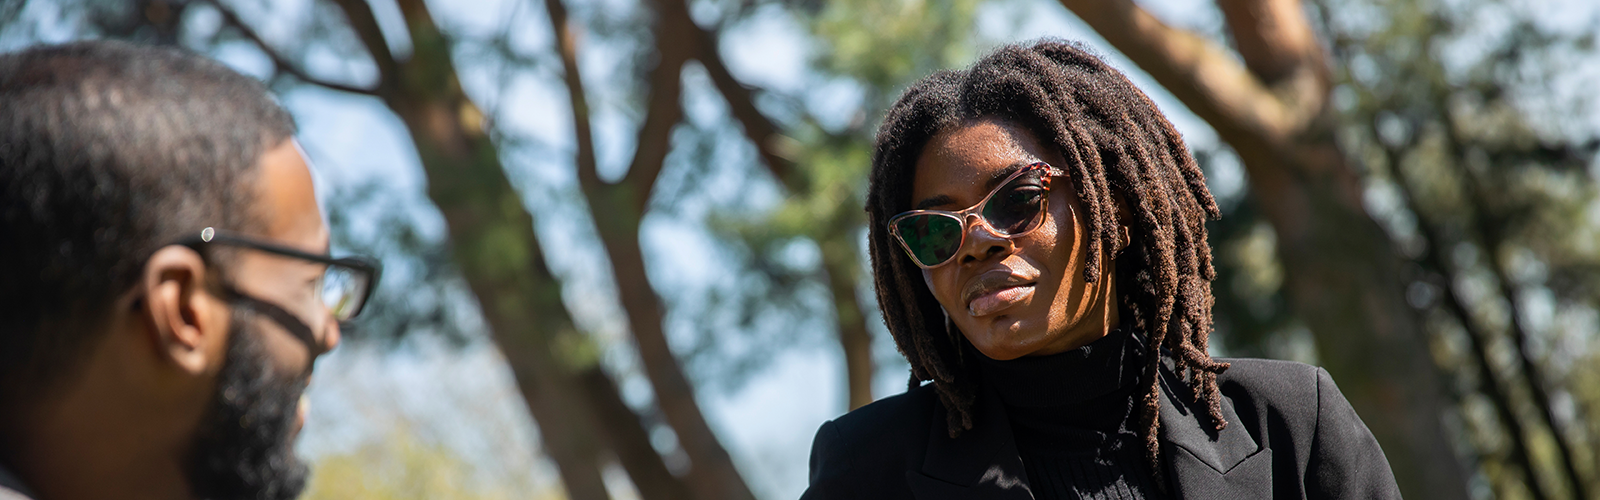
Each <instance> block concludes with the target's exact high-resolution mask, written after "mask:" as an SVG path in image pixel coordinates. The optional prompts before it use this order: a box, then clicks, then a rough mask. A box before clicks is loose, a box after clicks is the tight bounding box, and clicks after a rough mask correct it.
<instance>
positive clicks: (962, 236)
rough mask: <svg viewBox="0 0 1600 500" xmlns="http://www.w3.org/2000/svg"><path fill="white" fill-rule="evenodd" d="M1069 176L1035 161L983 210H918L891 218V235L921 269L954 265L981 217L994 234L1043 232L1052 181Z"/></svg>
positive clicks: (987, 199) (979, 206)
mask: <svg viewBox="0 0 1600 500" xmlns="http://www.w3.org/2000/svg"><path fill="white" fill-rule="evenodd" d="M1063 175H1066V172H1064V171H1062V170H1060V169H1058V168H1055V167H1052V166H1050V164H1048V163H1045V162H1042V161H1041V162H1035V163H1033V164H1031V165H1028V166H1026V167H1023V168H1022V169H1020V170H1017V171H1016V172H1015V173H1012V174H1011V175H1010V176H1009V177H1006V178H1005V180H1004V181H1001V182H1000V186H999V187H996V188H994V191H990V192H989V195H988V196H984V197H983V200H982V201H979V202H978V204H977V205H973V206H971V207H968V208H967V209H966V210H961V211H959V212H948V211H944V210H912V211H909V212H903V213H901V214H899V215H896V216H894V217H892V218H890V219H889V234H892V235H894V238H895V239H896V240H899V241H900V246H901V247H902V248H905V250H906V254H907V255H910V256H911V261H912V262H914V263H916V264H917V266H918V267H921V268H923V269H930V268H934V267H939V266H942V265H945V264H946V263H949V262H950V260H951V259H953V258H955V256H956V253H957V252H959V251H960V250H961V245H962V243H964V242H965V241H966V237H967V218H968V217H972V216H977V217H978V220H979V221H980V222H981V223H983V224H984V225H985V226H987V227H988V228H989V230H990V231H991V232H993V233H995V234H997V235H1000V236H1001V237H1004V238H1015V237H1018V236H1022V235H1024V234H1028V233H1029V232H1030V231H1033V230H1034V229H1038V228H1039V226H1040V224H1041V223H1042V222H1043V221H1044V213H1045V202H1046V201H1047V200H1048V199H1049V198H1050V179H1051V178H1052V177H1059V176H1063Z"/></svg>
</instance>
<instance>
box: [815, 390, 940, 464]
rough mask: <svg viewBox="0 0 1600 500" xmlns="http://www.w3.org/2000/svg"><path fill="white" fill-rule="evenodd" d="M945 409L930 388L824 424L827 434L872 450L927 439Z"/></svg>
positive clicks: (867, 406) (897, 397)
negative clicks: (886, 443) (884, 444)
mask: <svg viewBox="0 0 1600 500" xmlns="http://www.w3.org/2000/svg"><path fill="white" fill-rule="evenodd" d="M943 408H944V407H943V406H940V405H939V396H938V393H937V392H935V391H934V389H933V385H932V384H929V385H924V386H921V387H917V388H914V389H911V390H909V391H906V392H903V393H900V394H896V395H893V396H889V397H886V398H883V399H880V400H877V401H873V402H872V403H869V404H867V405H865V406H862V407H860V408H857V409H855V410H852V411H850V412H849V413H846V414H844V415H841V416H839V418H836V419H833V420H831V421H829V422H827V423H825V424H823V430H830V431H831V432H834V433H837V435H838V437H840V438H843V439H842V441H844V442H847V443H852V444H856V445H858V446H862V447H864V448H869V449H870V448H871V447H874V446H876V445H878V444H880V443H882V442H883V441H885V440H903V439H925V438H927V434H928V426H929V425H930V424H931V423H932V421H933V417H934V416H935V413H934V412H943V411H944V409H943ZM830 428H831V429H830ZM819 437H820V433H819Z"/></svg>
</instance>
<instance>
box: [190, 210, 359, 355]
mask: <svg viewBox="0 0 1600 500" xmlns="http://www.w3.org/2000/svg"><path fill="white" fill-rule="evenodd" d="M179 244H181V245H184V246H188V247H191V248H194V249H196V250H198V249H200V247H202V246H205V245H208V244H222V245H233V246H238V247H244V248H249V249H253V250H259V251H262V252H267V253H271V254H275V255H282V256H285V257H292V258H296V259H301V260H307V261H311V262H316V263H318V264H324V265H326V266H327V269H326V270H324V271H323V274H322V277H321V278H318V280H317V285H318V286H317V289H316V291H317V295H318V298H319V299H321V302H322V304H323V306H325V307H326V308H327V309H326V310H327V312H328V314H329V315H330V316H332V317H333V319H334V320H336V321H338V322H340V323H345V322H348V321H350V320H352V319H354V318H355V317H356V316H357V315H360V314H361V311H362V309H363V308H364V307H365V306H366V304H367V299H368V298H371V296H372V290H373V289H374V288H377V284H378V278H379V277H380V276H381V275H382V274H383V266H382V265H380V264H379V263H378V261H376V260H372V259H368V258H364V257H342V258H333V257H330V256H327V255H319V254H314V253H308V252H302V251H300V250H295V249H293V248H289V247H285V246H282V245H278V244H274V243H269V242H265V241H261V240H257V239H254V238H250V237H246V236H240V235H236V234H230V233H226V232H221V231H217V230H216V229H215V228H209V227H208V228H205V229H202V230H200V235H199V236H198V237H194V238H189V239H186V240H183V241H181V242H179ZM225 291H226V292H227V294H228V295H229V296H230V297H228V298H229V299H230V300H231V301H233V302H236V303H239V304H241V305H244V306H247V307H249V308H251V309H252V310H255V311H257V312H260V313H262V314H264V315H266V316H267V317H269V318H272V319H273V320H274V321H276V322H278V323H279V324H280V325H282V326H283V327H284V328H285V329H287V330H289V333H291V334H293V335H294V336H296V337H299V338H300V340H301V341H302V342H305V343H306V345H307V346H308V347H311V349H312V352H313V353H314V354H315V353H319V351H320V350H321V349H320V347H319V346H320V344H319V343H317V342H316V338H315V335H314V334H313V333H312V331H311V328H310V327H309V326H306V324H305V322H304V321H301V320H300V319H299V318H297V317H295V315H294V314H292V313H290V312H288V311H286V310H284V309H283V308H282V307H279V306H277V305H275V304H273V303H271V302H267V301H265V300H261V299H258V298H255V297H251V296H249V295H247V294H245V293H243V292H240V291H238V290H236V289H234V288H233V287H227V289H226V290H225Z"/></svg>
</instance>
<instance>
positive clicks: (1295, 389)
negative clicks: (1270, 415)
mask: <svg viewBox="0 0 1600 500" xmlns="http://www.w3.org/2000/svg"><path fill="white" fill-rule="evenodd" d="M1217 361H1223V362H1226V363H1228V364H1229V365H1230V366H1229V367H1228V369H1227V370H1224V371H1223V372H1222V373H1221V374H1218V375H1217V386H1218V388H1220V389H1222V391H1223V393H1224V394H1226V395H1228V396H1229V397H1238V396H1246V397H1247V398H1248V399H1250V400H1252V401H1262V402H1265V403H1267V404H1268V405H1270V406H1273V407H1279V408H1302V407H1304V408H1303V409H1307V410H1310V411H1311V412H1312V413H1311V414H1309V415H1306V416H1308V417H1315V411H1316V401H1317V396H1318V393H1319V389H1318V387H1319V385H1321V379H1322V378H1324V377H1327V372H1326V371H1324V370H1323V369H1322V368H1318V367H1316V366H1312V365H1308V364H1305V363H1300V362H1295V361H1281V360H1276V359H1255V358H1219V359H1218V360H1217ZM1330 381H1331V379H1330ZM1307 404H1309V405H1310V406H1309V407H1305V405H1307Z"/></svg>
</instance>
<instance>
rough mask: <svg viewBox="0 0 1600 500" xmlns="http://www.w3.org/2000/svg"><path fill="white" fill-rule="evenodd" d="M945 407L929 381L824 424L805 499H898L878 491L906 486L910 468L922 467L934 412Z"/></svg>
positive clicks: (813, 454)
mask: <svg viewBox="0 0 1600 500" xmlns="http://www.w3.org/2000/svg"><path fill="white" fill-rule="evenodd" d="M943 411H944V407H943V406H942V405H940V404H939V397H938V395H937V393H935V392H934V389H933V386H932V385H925V386H922V387H918V388H915V389H912V390H910V391H907V392H905V393H901V394H897V395H894V396H890V397H887V398H883V399H880V400H878V401H875V402H873V403H871V404H868V405H866V406H863V407H861V408H857V409H855V410H854V411H851V412H850V413H846V414H844V415H843V416H840V417H839V418H836V419H833V420H830V421H828V422H825V423H823V424H822V427H821V428H820V429H817V437H816V439H815V440H814V441H813V442H812V444H811V475H810V476H811V481H810V482H811V487H810V488H809V489H807V490H806V493H805V494H804V495H802V496H801V498H802V499H814V498H853V497H860V498H890V497H893V496H894V495H893V494H892V493H891V492H890V491H887V490H886V491H876V490H875V489H876V488H888V487H889V486H890V485H895V484H904V482H905V471H907V470H916V469H917V468H920V464H921V463H922V460H923V455H924V454H925V453H926V451H927V446H928V444H927V443H928V433H929V427H930V426H931V425H932V423H933V421H934V420H935V416H936V413H935V412H943ZM938 420H939V421H940V422H942V421H943V419H942V418H941V419H938Z"/></svg>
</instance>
